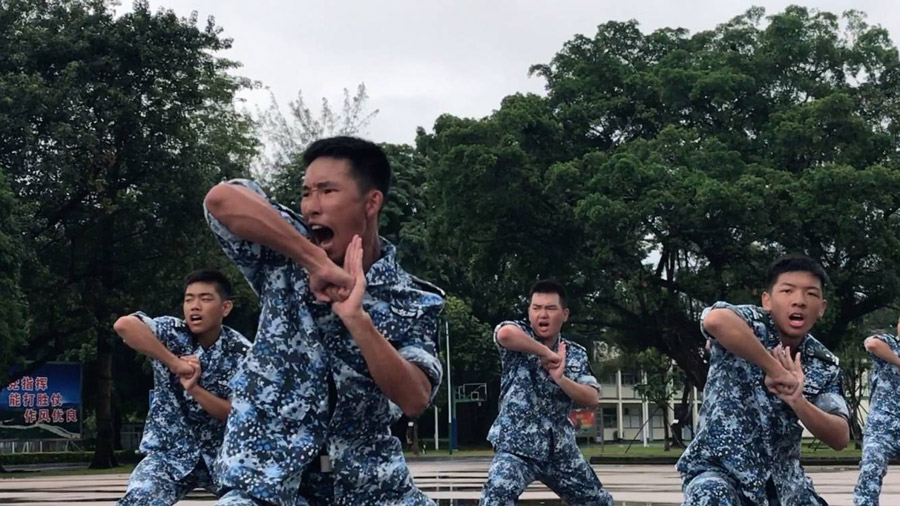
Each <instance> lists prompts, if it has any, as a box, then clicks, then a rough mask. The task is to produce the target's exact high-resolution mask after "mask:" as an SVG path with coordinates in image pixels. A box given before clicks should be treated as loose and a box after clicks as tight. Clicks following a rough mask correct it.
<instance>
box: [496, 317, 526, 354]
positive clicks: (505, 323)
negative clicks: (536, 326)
mask: <svg viewBox="0 0 900 506" xmlns="http://www.w3.org/2000/svg"><path fill="white" fill-rule="evenodd" d="M507 325H512V326H514V327H518V328H519V329H521V330H522V332H525V333H526V334H529V332H528V329H527V328H525V326H524V325H522V324H521V323H520V322H517V321H512V320H507V321H505V322H500V324H499V325H497V326H496V327H494V344H495V345H496V346H497V348H500V349H501V350H505V349H506V348H504V347H503V346H501V345H500V341H498V340H497V336H499V335H500V329H502V328H503V327H506V326H507Z"/></svg>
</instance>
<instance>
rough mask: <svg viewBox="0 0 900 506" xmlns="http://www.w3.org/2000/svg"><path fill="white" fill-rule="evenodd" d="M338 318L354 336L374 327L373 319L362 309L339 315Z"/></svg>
mask: <svg viewBox="0 0 900 506" xmlns="http://www.w3.org/2000/svg"><path fill="white" fill-rule="evenodd" d="M338 317H339V318H340V319H341V322H343V324H344V326H345V327H347V330H349V331H350V334H352V335H355V334H356V332H357V331H359V330H361V329H364V328H366V327H371V326H372V317H370V316H369V313H367V312H366V311H365V310H364V309H363V308H361V307H360V308H358V309H357V310H355V311H353V312H351V313H348V314H344V315H338Z"/></svg>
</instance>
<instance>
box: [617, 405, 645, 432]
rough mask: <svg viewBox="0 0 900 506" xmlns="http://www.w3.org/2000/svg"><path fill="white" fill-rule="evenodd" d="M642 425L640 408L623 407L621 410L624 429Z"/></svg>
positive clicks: (636, 427)
mask: <svg viewBox="0 0 900 506" xmlns="http://www.w3.org/2000/svg"><path fill="white" fill-rule="evenodd" d="M643 425H644V421H643V420H642V418H641V408H639V407H634V408H624V409H623V411H622V426H623V428H625V429H640V428H641V427H642V426H643Z"/></svg>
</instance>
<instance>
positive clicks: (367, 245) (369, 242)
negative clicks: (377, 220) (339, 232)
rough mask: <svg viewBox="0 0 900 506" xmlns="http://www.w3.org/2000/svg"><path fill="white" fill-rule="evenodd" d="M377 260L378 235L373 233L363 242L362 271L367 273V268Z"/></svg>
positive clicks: (378, 249)
mask: <svg viewBox="0 0 900 506" xmlns="http://www.w3.org/2000/svg"><path fill="white" fill-rule="evenodd" d="M376 230H377V228H376ZM379 258H381V240H380V239H379V238H378V234H377V233H375V234H372V235H370V236H369V237H367V238H366V239H364V240H363V270H364V271H365V272H369V268H370V267H372V265H373V264H374V263H375V262H377V261H378V259H379Z"/></svg>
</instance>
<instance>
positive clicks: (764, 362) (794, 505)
mask: <svg viewBox="0 0 900 506" xmlns="http://www.w3.org/2000/svg"><path fill="white" fill-rule="evenodd" d="M827 281H828V278H827V276H826V274H825V271H824V270H823V269H822V267H821V266H820V265H819V264H818V263H817V262H815V261H814V260H812V259H810V258H808V257H804V256H787V257H783V258H780V259H778V260H776V261H775V262H774V263H773V264H772V265H771V266H770V267H769V270H768V273H767V285H766V291H765V292H764V293H763V295H762V308H760V307H756V306H752V305H746V306H733V305H731V304H728V303H725V302H717V303H716V304H714V305H713V306H712V307H710V308H707V309H706V310H705V311H704V312H703V316H702V323H701V329H702V331H703V334H704V335H705V336H706V337H707V338H709V339H712V340H713V344H712V350H711V351H712V355H711V358H710V369H709V376H708V379H707V383H706V387H705V388H704V390H703V407H702V417H703V423H702V426H701V427H700V430H699V432H698V434H697V437H696V438H695V439H694V440H693V441H691V444H690V445H689V446H688V448H687V450H686V451H685V452H684V455H682V457H681V459H679V461H678V464H677V469H678V471H679V472H681V475H682V480H683V488H684V495H685V502H684V504H685V505H690V506H699V505H704V506H711V505H733V506H738V505H756V506H764V505H781V506H809V505H820V504H825V502H824V500H822V499H821V498H820V497H819V496H818V495H817V494H816V492H815V490H814V489H813V485H812V481H811V480H810V479H809V478H808V477H807V476H806V475H805V474H804V472H803V468H802V467H801V466H800V441H801V436H802V433H803V429H802V427H801V426H800V424H799V423H798V421H800V422H803V425H804V426H805V427H806V428H807V429H808V430H809V431H810V432H811V433H812V434H813V435H814V436H816V437H818V438H819V439H821V440H822V441H823V442H825V443H826V444H828V445H829V446H831V447H832V448H835V449H841V448H843V447H845V446H846V445H847V442H848V441H849V438H850V426H849V424H848V419H849V411H848V409H847V404H846V402H845V401H844V397H843V392H842V389H841V371H840V368H839V367H838V359H837V357H835V356H834V355H833V354H832V353H831V352H830V351H828V349H826V348H825V346H824V345H822V343H820V342H819V341H817V340H816V339H815V338H813V337H812V336H811V335H809V334H808V332H809V330H810V329H811V328H812V326H813V325H814V324H815V323H816V321H817V320H818V319H819V318H821V317H822V315H823V314H824V313H825V305H826V304H825V300H824V290H825V286H826V284H827Z"/></svg>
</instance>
